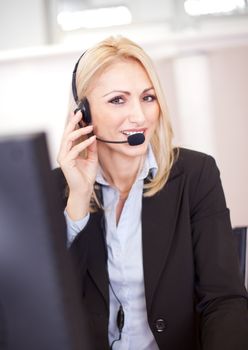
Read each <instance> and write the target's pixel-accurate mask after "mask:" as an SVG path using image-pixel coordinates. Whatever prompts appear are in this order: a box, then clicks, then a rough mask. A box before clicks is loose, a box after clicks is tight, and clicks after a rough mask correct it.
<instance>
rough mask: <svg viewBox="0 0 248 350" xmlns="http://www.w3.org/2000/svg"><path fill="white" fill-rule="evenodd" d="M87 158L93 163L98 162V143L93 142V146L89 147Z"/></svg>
mask: <svg viewBox="0 0 248 350" xmlns="http://www.w3.org/2000/svg"><path fill="white" fill-rule="evenodd" d="M87 157H88V159H90V160H93V161H96V160H97V159H98V154H97V142H93V143H92V144H90V145H89V147H88V149H87Z"/></svg>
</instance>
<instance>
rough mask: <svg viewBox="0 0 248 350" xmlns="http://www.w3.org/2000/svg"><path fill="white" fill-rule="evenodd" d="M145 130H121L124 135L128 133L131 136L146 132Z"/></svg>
mask: <svg viewBox="0 0 248 350" xmlns="http://www.w3.org/2000/svg"><path fill="white" fill-rule="evenodd" d="M144 132H145V130H134V131H125V130H123V131H121V133H122V134H123V135H127V136H131V135H135V134H144Z"/></svg>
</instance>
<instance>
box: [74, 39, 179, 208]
mask: <svg viewBox="0 0 248 350" xmlns="http://www.w3.org/2000/svg"><path fill="white" fill-rule="evenodd" d="M120 59H134V60H136V61H137V62H139V63H140V64H141V65H142V66H143V67H144V69H145V70H146V72H147V74H148V77H149V78H150V80H151V82H152V85H153V87H154V90H155V93H156V97H157V101H158V104H159V107H160V118H159V122H158V125H157V128H156V130H155V132H154V134H153V136H152V138H151V146H152V150H153V152H154V156H155V158H156V161H157V164H158V171H157V173H156V175H155V177H154V178H152V179H150V181H149V182H148V183H146V184H145V185H144V196H146V197H150V196H152V195H154V194H156V193H157V192H158V191H160V190H161V189H162V188H163V187H164V186H165V184H166V182H167V180H168V177H169V174H170V170H171V167H172V165H173V163H174V160H175V157H176V152H175V150H173V147H172V138H173V131H172V127H171V123H170V120H169V116H168V110H167V106H166V101H165V97H164V94H163V91H162V88H161V85H160V81H159V79H158V76H157V74H156V72H155V69H154V66H153V63H152V61H151V59H150V58H149V56H148V55H147V54H146V53H145V51H144V50H143V49H142V48H141V47H140V46H139V45H137V44H136V43H134V42H133V41H131V40H129V39H127V38H125V37H122V36H117V37H112V36H111V37H109V38H107V39H105V40H103V41H101V42H99V43H98V44H97V45H95V46H93V47H92V48H90V49H88V50H87V51H86V52H85V53H84V54H83V56H82V57H81V59H80V61H79V64H78V67H77V73H76V88H77V94H78V99H79V100H81V99H83V97H87V91H89V89H90V87H91V83H92V80H93V79H95V78H97V76H98V75H100V74H101V73H102V72H103V71H104V70H105V68H106V67H108V66H110V65H111V64H112V63H114V62H115V61H116V60H120ZM93 197H94V199H95V201H96V202H97V204H98V206H99V202H98V201H97V198H96V195H95V193H94V194H93Z"/></svg>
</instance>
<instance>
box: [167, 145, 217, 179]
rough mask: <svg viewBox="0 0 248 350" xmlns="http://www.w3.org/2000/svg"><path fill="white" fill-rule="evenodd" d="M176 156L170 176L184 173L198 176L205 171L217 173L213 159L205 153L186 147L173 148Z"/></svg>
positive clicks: (189, 175) (188, 175)
mask: <svg viewBox="0 0 248 350" xmlns="http://www.w3.org/2000/svg"><path fill="white" fill-rule="evenodd" d="M175 153H176V157H175V161H174V165H173V167H172V169H171V176H172V177H173V176H174V175H176V174H179V173H180V174H182V173H184V174H185V175H186V176H187V177H193V178H195V177H199V176H200V175H202V174H204V173H206V174H209V173H215V174H217V175H219V170H218V168H217V165H216V162H215V159H214V158H213V157H212V156H211V155H208V154H206V153H203V152H199V151H194V150H191V149H187V148H178V149H177V150H175Z"/></svg>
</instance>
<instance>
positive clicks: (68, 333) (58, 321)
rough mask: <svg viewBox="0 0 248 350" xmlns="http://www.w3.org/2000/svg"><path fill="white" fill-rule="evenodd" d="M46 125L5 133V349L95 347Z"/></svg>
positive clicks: (1, 217)
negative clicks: (30, 131)
mask: <svg viewBox="0 0 248 350" xmlns="http://www.w3.org/2000/svg"><path fill="white" fill-rule="evenodd" d="M53 181H54V179H53V177H52V173H51V166H50V161H49V156H48V151H47V144H46V136H45V134H43V133H40V134H33V135H21V136H20V135H19V136H13V137H7V138H6V137H4V138H1V139H0V349H6V350H7V349H8V350H50V349H51V350H82V349H86V350H87V349H91V346H90V340H89V332H88V323H87V320H86V318H85V313H84V310H83V305H82V303H81V300H80V295H79V294H80V293H79V289H78V288H77V282H76V277H75V276H76V274H75V273H74V269H73V264H72V261H71V258H70V255H69V252H68V250H67V248H66V227H65V221H64V216H63V210H62V208H61V204H60V201H59V195H58V193H57V192H58V190H57V186H56V183H55V182H53Z"/></svg>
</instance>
